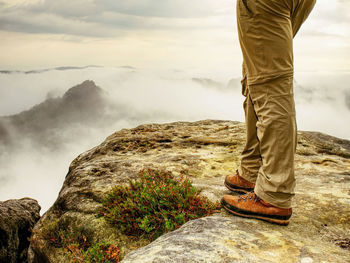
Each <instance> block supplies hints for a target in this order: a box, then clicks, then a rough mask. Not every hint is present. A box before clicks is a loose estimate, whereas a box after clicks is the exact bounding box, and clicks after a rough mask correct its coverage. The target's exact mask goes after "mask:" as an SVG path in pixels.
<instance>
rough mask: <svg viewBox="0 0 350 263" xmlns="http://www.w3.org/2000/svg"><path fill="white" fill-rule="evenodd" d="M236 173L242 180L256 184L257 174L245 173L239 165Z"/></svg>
mask: <svg viewBox="0 0 350 263" xmlns="http://www.w3.org/2000/svg"><path fill="white" fill-rule="evenodd" d="M238 173H239V175H240V176H241V177H242V178H244V179H246V180H247V181H249V182H251V183H254V184H255V182H256V179H257V178H258V175H257V174H251V173H249V172H245V171H244V169H243V168H242V167H241V166H240V165H239V166H238Z"/></svg>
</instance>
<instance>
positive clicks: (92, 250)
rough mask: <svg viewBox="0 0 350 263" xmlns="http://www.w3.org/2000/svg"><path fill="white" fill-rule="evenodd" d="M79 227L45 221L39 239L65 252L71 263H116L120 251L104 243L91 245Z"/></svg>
mask: <svg viewBox="0 0 350 263" xmlns="http://www.w3.org/2000/svg"><path fill="white" fill-rule="evenodd" d="M84 232H85V230H84V228H83V227H80V226H72V225H69V224H67V223H65V222H62V220H58V219H55V220H51V221H47V223H46V225H45V226H44V227H43V228H42V229H41V233H40V235H41V237H42V238H43V239H45V240H47V241H48V242H49V243H50V244H51V245H53V246H55V247H57V248H62V249H64V251H66V252H67V254H68V256H69V259H70V262H71V263H117V262H119V254H120V250H119V248H118V247H116V246H115V245H113V244H109V243H106V242H104V241H103V242H101V243H95V244H91V243H90V242H89V240H88V238H87V236H86V235H85V234H84Z"/></svg>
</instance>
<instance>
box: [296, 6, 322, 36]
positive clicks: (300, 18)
mask: <svg viewBox="0 0 350 263" xmlns="http://www.w3.org/2000/svg"><path fill="white" fill-rule="evenodd" d="M315 4H316V0H306V1H305V0H294V1H293V6H292V9H291V10H292V12H291V20H292V27H293V36H295V35H296V34H297V32H298V31H299V29H300V27H301V25H302V24H303V23H304V21H305V20H306V18H307V17H308V16H309V14H310V13H311V11H312V9H313V8H314V6H315Z"/></svg>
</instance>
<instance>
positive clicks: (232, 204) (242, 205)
mask: <svg viewBox="0 0 350 263" xmlns="http://www.w3.org/2000/svg"><path fill="white" fill-rule="evenodd" d="M221 205H222V206H223V208H225V210H227V211H228V212H230V213H231V214H234V215H237V216H242V217H248V218H256V219H260V220H264V221H267V222H270V223H274V224H279V225H285V226H286V225H288V224H289V218H290V217H291V216H292V208H288V209H285V208H279V207H276V206H273V205H271V204H269V203H267V202H265V201H264V200H262V199H260V198H259V197H258V196H257V195H256V194H255V193H254V192H250V193H247V194H245V195H240V196H232V195H224V197H223V198H222V199H221Z"/></svg>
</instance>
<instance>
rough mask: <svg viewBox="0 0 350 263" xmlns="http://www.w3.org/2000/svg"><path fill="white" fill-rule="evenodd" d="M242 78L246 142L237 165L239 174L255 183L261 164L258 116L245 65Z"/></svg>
mask: <svg viewBox="0 0 350 263" xmlns="http://www.w3.org/2000/svg"><path fill="white" fill-rule="evenodd" d="M242 69H243V70H242V72H243V78H242V81H241V84H242V95H243V96H245V100H244V102H243V109H244V113H245V123H246V143H245V146H244V149H243V151H242V154H241V161H240V165H239V167H238V171H239V174H240V175H241V176H242V177H243V178H244V179H246V180H248V181H250V182H253V183H255V181H256V179H257V176H258V171H259V168H260V166H261V155H260V143H259V140H258V136H257V130H256V123H257V121H258V118H257V116H256V113H255V111H254V107H253V103H252V99H251V97H250V94H249V90H248V88H247V75H246V73H245V67H244V65H243V66H242Z"/></svg>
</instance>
